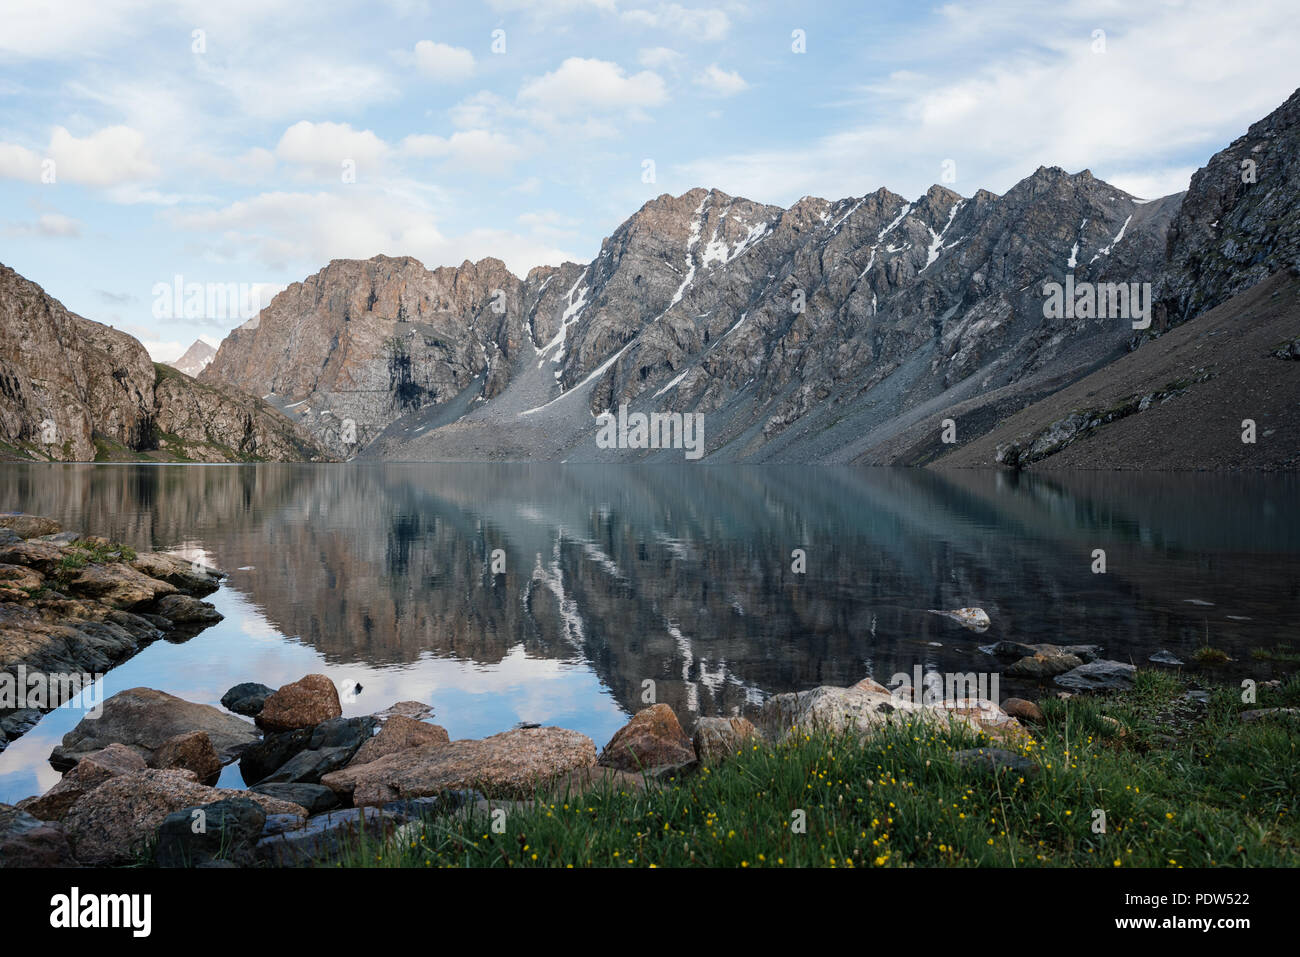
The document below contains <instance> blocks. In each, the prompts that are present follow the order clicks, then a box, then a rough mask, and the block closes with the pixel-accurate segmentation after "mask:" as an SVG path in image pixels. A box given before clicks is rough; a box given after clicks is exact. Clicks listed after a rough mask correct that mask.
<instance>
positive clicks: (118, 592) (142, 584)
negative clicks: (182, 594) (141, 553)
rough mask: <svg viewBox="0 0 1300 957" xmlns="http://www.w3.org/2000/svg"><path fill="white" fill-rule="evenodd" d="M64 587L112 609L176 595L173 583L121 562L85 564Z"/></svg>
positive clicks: (71, 592)
mask: <svg viewBox="0 0 1300 957" xmlns="http://www.w3.org/2000/svg"><path fill="white" fill-rule="evenodd" d="M67 589H68V592H69V594H72V595H76V596H79V597H82V598H93V599H94V600H95V601H98V602H102V603H103V604H105V605H108V606H110V607H112V608H126V609H130V608H138V607H139V606H141V605H147V604H149V603H150V602H153V601H157V600H158V599H159V598H162V597H164V596H166V595H174V594H176V586H175V585H169V584H167V583H166V582H160V581H158V579H156V578H150V577H149V576H148V575H144V574H141V573H140V572H138V571H136V570H135V569H134V568H132V567H131V566H130V565H126V564H124V563H122V562H110V563H108V564H105V565H86V566H85V567H84V568H82V569H81V570H80V571H78V572H77V573H76V574H75V575H74V576H73V577H72V578H70V579H68V582H67Z"/></svg>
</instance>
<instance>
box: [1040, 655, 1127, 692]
mask: <svg viewBox="0 0 1300 957" xmlns="http://www.w3.org/2000/svg"><path fill="white" fill-rule="evenodd" d="M1136 671H1137V667H1136V666H1134V665H1130V664H1126V663H1124V662H1122V661H1090V662H1088V663H1087V664H1086V665H1080V666H1079V667H1078V668H1075V669H1074V670H1073V671H1067V672H1066V673H1065V674H1063V675H1057V676H1056V683H1057V684H1058V685H1061V686H1062V687H1063V688H1072V689H1074V690H1076V691H1110V690H1121V689H1124V688H1131V687H1133V674H1134V672H1136Z"/></svg>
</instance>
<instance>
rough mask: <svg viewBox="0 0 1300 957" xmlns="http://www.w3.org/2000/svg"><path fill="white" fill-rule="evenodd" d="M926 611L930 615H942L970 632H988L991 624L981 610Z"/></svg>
mask: <svg viewBox="0 0 1300 957" xmlns="http://www.w3.org/2000/svg"><path fill="white" fill-rule="evenodd" d="M927 610H928V611H929V612H930V614H932V615H943V616H944V617H945V618H951V619H952V620H953V621H955V622H957V623H958V624H959V625H961V626H962V627H963V628H968V629H970V630H971V631H977V632H984V631H988V630H989V626H990V625H991V624H993V622H992V621H990V620H989V616H988V612H986V611H985V610H984V609H983V608H956V609H954V610H952V611H938V610H936V609H934V608H930V609H927Z"/></svg>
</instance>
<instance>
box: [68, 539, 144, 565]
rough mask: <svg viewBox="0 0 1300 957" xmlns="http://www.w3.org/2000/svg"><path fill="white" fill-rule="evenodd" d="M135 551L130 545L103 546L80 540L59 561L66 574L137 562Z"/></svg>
mask: <svg viewBox="0 0 1300 957" xmlns="http://www.w3.org/2000/svg"><path fill="white" fill-rule="evenodd" d="M135 558H136V552H135V549H133V548H131V547H130V546H128V545H103V544H100V543H98V542H89V541H86V540H85V539H79V540H77V541H75V542H73V543H72V544H71V546H69V551H68V553H67V554H65V555H64V556H63V558H62V559H61V560H60V561H59V568H60V570H61V571H64V572H71V571H77V570H78V569H82V568H85V567H86V566H87V565H108V564H111V563H113V562H131V561H135Z"/></svg>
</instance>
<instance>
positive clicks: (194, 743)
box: [74, 731, 221, 784]
mask: <svg viewBox="0 0 1300 957" xmlns="http://www.w3.org/2000/svg"><path fill="white" fill-rule="evenodd" d="M148 764H149V767H151V768H158V769H159V770H163V771H193V772H194V774H195V776H197V777H198V779H199V780H200V781H201V782H203V783H204V784H215V783H216V780H217V778H218V777H220V776H221V758H220V756H219V755H218V754H217V749H216V748H214V747H213V746H212V739H211V738H209V737H208V733H207V732H206V731H187V732H185V733H184V734H178V735H176V736H175V737H173V738H168V739H167V740H166V741H164V742H163V743H162V744H161V745H159V747H158V750H156V751H154V753H153V754H151V755H150V756H149V761H148ZM74 770H75V769H74Z"/></svg>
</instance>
